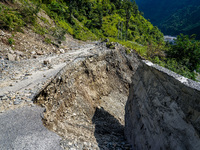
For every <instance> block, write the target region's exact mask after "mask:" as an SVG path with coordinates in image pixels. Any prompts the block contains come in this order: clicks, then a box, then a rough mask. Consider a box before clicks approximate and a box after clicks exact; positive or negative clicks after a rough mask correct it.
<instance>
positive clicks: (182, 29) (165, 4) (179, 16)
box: [136, 0, 200, 35]
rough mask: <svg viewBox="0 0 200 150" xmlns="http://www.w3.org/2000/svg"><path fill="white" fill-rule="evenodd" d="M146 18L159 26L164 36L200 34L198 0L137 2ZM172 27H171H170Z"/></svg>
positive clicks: (199, 3)
mask: <svg viewBox="0 0 200 150" xmlns="http://www.w3.org/2000/svg"><path fill="white" fill-rule="evenodd" d="M136 3H137V4H138V6H139V10H140V11H142V12H144V16H145V18H148V19H150V21H151V22H152V23H153V24H154V25H156V26H158V27H159V28H160V29H161V31H162V32H163V33H164V34H168V35H170V34H171V35H177V34H180V33H185V34H199V33H200V32H199V30H200V29H199V28H200V27H199V25H198V22H199V20H198V18H199V17H200V15H199V14H200V13H197V12H199V6H200V1H198V0H191V1H188V0H182V1H179V0H173V1H172V0H170V1H166V0H163V1H158V0H136ZM169 26H170V27H169Z"/></svg>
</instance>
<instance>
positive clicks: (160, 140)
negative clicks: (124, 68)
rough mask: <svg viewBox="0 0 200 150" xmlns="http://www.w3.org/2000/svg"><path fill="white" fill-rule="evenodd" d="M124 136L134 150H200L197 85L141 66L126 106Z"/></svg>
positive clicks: (199, 104) (161, 71)
mask: <svg viewBox="0 0 200 150" xmlns="http://www.w3.org/2000/svg"><path fill="white" fill-rule="evenodd" d="M125 122H126V123H125V134H126V137H127V139H128V141H129V143H130V144H131V145H132V146H133V147H134V148H135V149H136V150H147V149H153V150H161V149H162V150H168V149H173V150H186V149H190V150H199V149H200V139H199V135H200V91H199V87H198V84H196V83H195V82H193V81H191V80H188V79H186V78H183V77H180V76H178V75H176V74H175V73H173V72H170V71H167V70H163V68H161V67H158V66H155V65H153V64H151V63H149V62H142V63H140V65H139V67H138V69H137V71H136V72H135V73H134V75H133V78H132V84H131V88H130V91H129V98H128V101H127V104H126V115H125Z"/></svg>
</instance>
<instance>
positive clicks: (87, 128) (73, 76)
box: [35, 44, 138, 149]
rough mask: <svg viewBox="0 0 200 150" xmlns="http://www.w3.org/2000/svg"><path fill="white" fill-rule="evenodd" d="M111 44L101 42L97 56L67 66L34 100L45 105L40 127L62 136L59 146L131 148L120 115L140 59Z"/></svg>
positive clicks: (121, 115)
mask: <svg viewBox="0 0 200 150" xmlns="http://www.w3.org/2000/svg"><path fill="white" fill-rule="evenodd" d="M115 47H116V48H115V49H113V50H109V49H107V48H106V47H105V46H104V44H100V45H99V48H98V53H97V54H95V55H94V56H92V57H89V58H85V60H83V61H78V62H76V63H74V64H72V65H71V66H70V67H69V66H67V67H65V68H64V69H63V70H62V71H61V72H60V73H59V74H57V76H56V77H55V78H54V79H53V80H52V81H51V82H50V84H49V85H48V86H47V87H46V88H45V89H43V90H42V91H41V92H40V93H39V95H38V96H37V98H36V99H35V103H37V104H38V105H41V106H43V107H45V112H44V115H43V123H44V125H45V126H46V127H47V128H48V129H50V130H52V131H54V132H56V133H58V134H59V135H60V136H62V137H63V141H62V142H61V145H62V147H63V148H65V149H70V148H77V149H78V148H80V149H81V148H88V149H130V146H129V145H128V144H127V143H126V141H125V138H124V115H125V104H126V101H127V98H128V95H129V85H130V83H131V76H132V72H133V71H134V70H136V68H137V64H138V59H137V56H136V55H135V54H133V53H132V54H129V55H127V54H126V50H125V48H123V47H121V46H115ZM127 58H129V59H131V62H132V63H130V61H128V59H127Z"/></svg>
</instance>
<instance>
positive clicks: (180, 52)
mask: <svg viewBox="0 0 200 150" xmlns="http://www.w3.org/2000/svg"><path fill="white" fill-rule="evenodd" d="M165 53H166V54H167V56H166V57H160V58H159V57H158V56H156V57H154V58H153V59H152V61H153V62H155V63H158V64H159V65H161V66H163V67H166V68H168V69H170V70H172V71H174V72H176V73H178V74H181V75H183V76H185V77H188V78H190V79H193V80H195V78H196V74H195V72H194V71H196V72H199V69H200V67H199V66H200V59H199V58H200V42H199V41H197V40H195V36H194V35H193V36H191V37H189V36H188V35H183V34H180V35H179V36H177V40H176V41H175V45H171V46H169V45H168V50H166V52H165Z"/></svg>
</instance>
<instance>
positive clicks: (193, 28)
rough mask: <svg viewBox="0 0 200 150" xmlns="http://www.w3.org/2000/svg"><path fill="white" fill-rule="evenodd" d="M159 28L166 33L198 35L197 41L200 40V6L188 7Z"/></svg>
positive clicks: (162, 23)
mask: <svg viewBox="0 0 200 150" xmlns="http://www.w3.org/2000/svg"><path fill="white" fill-rule="evenodd" d="M159 27H160V29H161V30H162V31H163V32H164V33H170V34H171V35H177V34H179V33H184V34H189V35H192V34H197V39H200V6H188V7H185V8H183V9H180V10H178V11H177V12H176V13H174V14H173V15H171V16H170V17H169V18H167V19H166V20H165V21H164V22H161V23H160V25H159Z"/></svg>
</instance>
